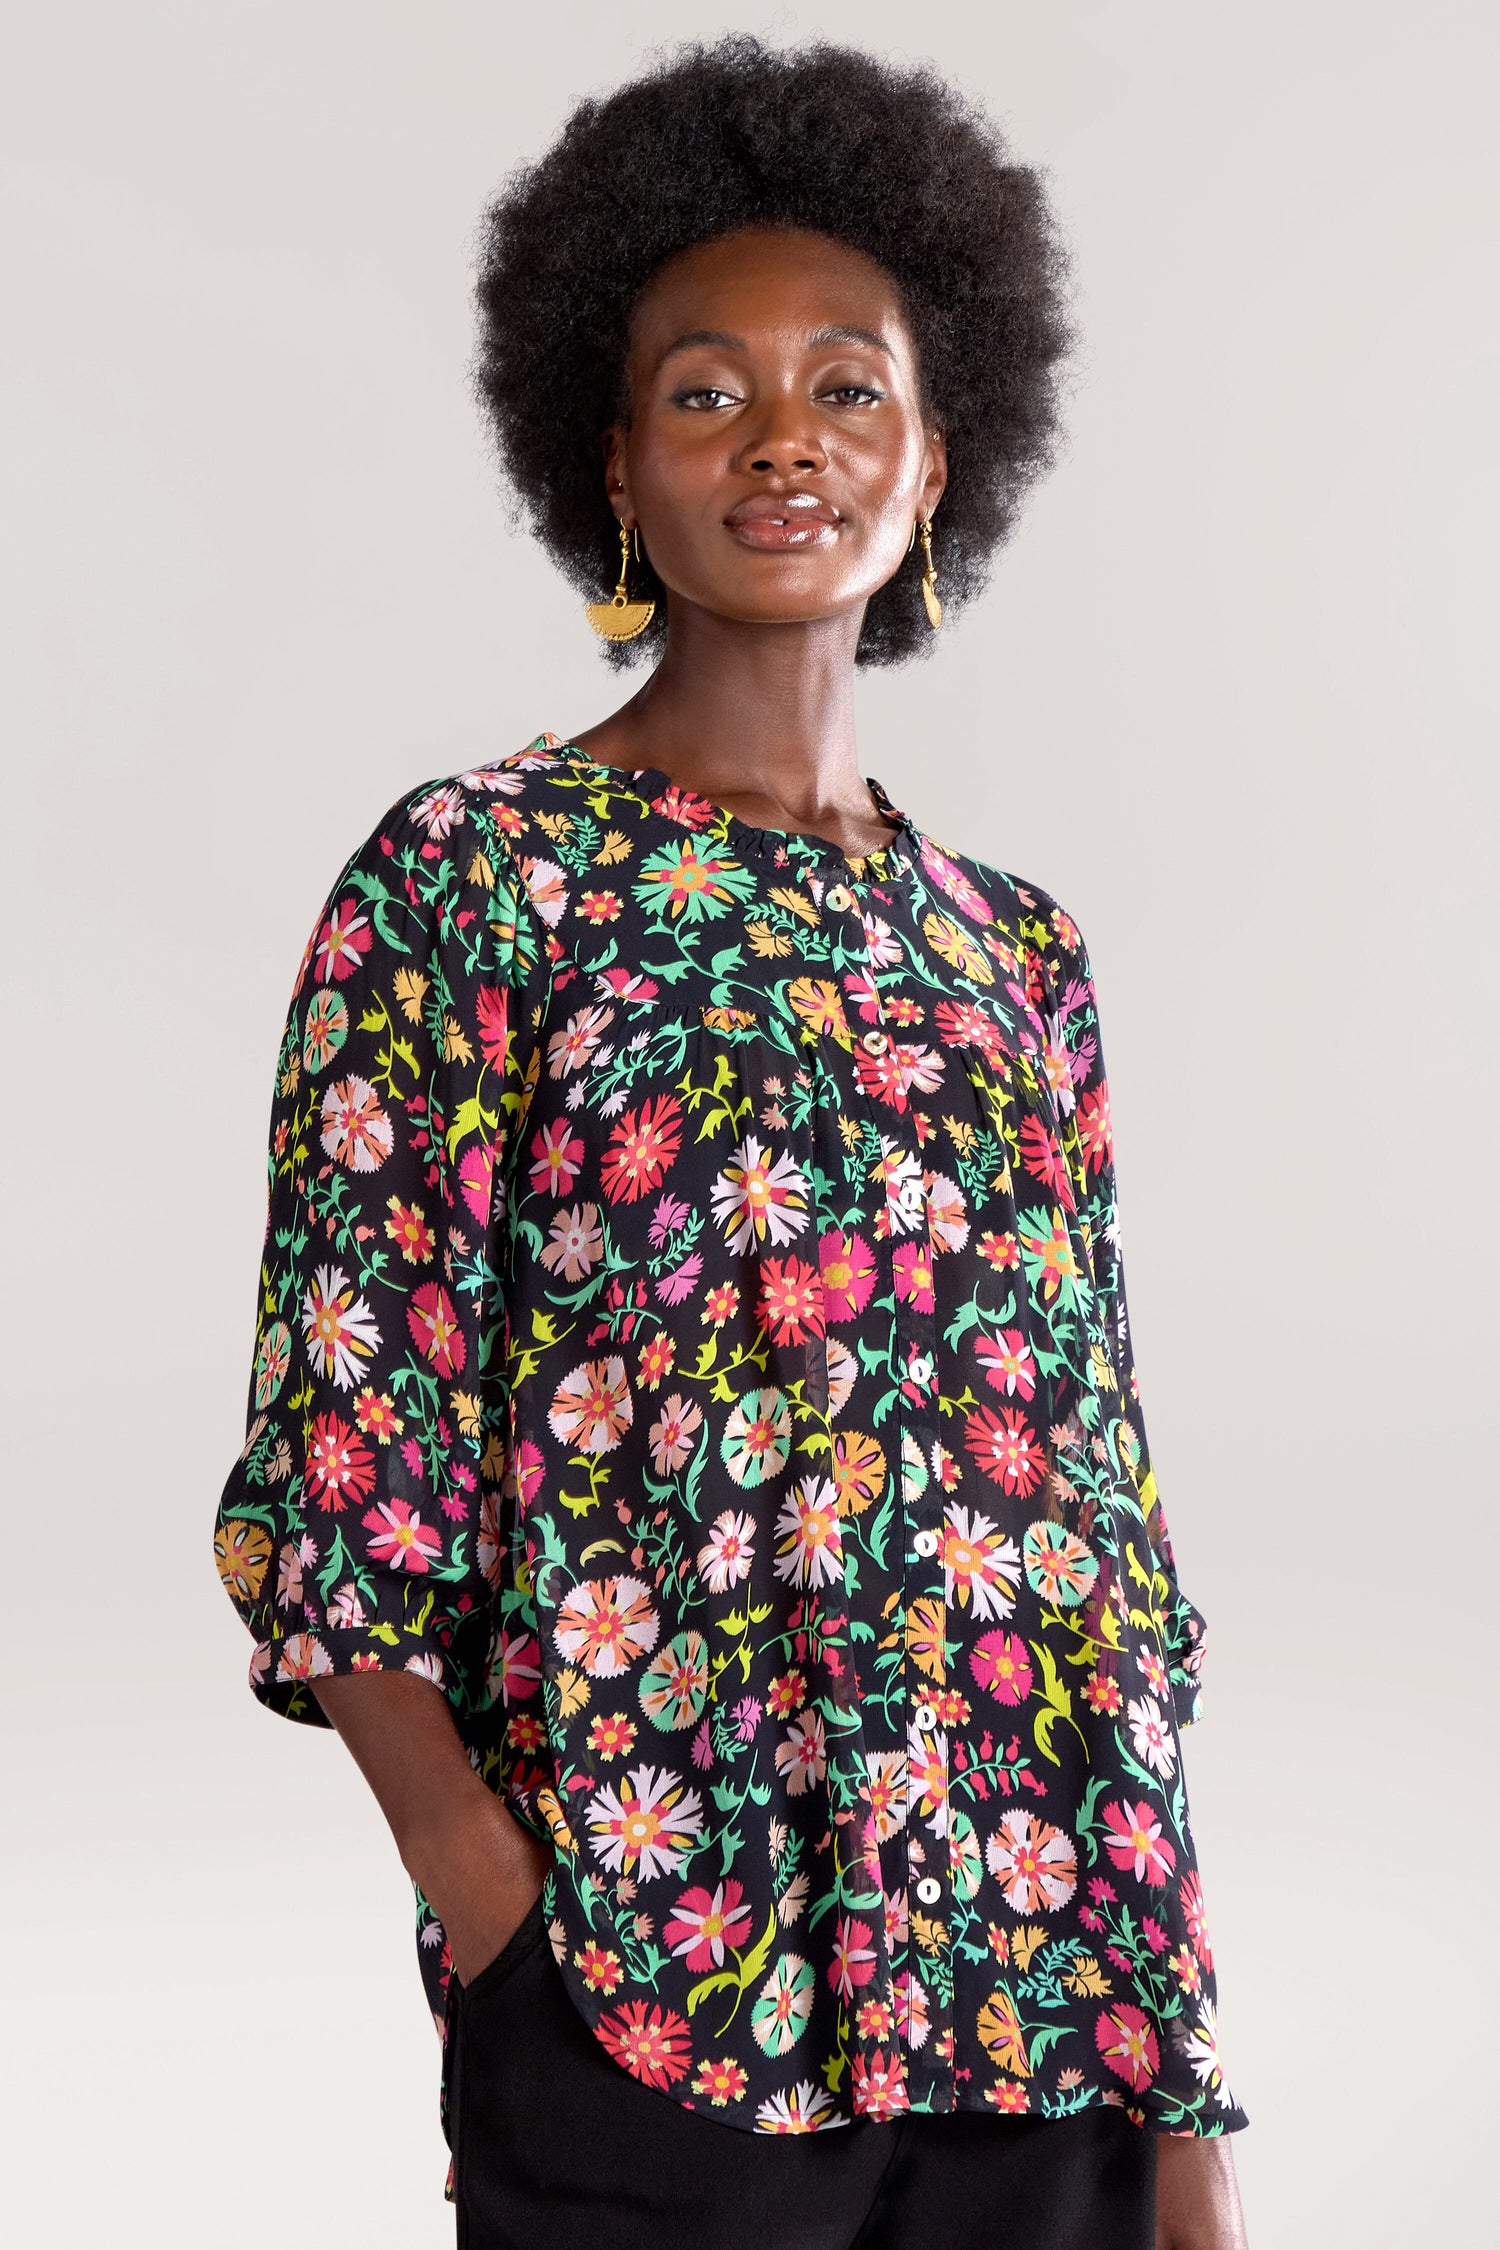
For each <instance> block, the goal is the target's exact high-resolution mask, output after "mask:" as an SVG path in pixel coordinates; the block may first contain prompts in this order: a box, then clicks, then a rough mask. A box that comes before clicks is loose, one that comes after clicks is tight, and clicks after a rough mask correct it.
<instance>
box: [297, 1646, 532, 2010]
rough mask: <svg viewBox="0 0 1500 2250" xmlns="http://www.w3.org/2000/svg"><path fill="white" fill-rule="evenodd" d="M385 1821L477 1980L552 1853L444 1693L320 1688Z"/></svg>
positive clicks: (398, 1677) (341, 1684) (354, 1676)
mask: <svg viewBox="0 0 1500 2250" xmlns="http://www.w3.org/2000/svg"><path fill="white" fill-rule="evenodd" d="M312 1685H313V1693H314V1694H315V1695H316V1696H317V1699H318V1702H319V1704H320V1705H321V1706H322V1709H323V1711H324V1712H325V1714H326V1716H327V1718H328V1720H329V1723H330V1725H332V1726H333V1727H335V1728H336V1729H337V1731H338V1733H339V1735H340V1736H341V1738H342V1739H343V1741H344V1743H345V1744H346V1745H347V1747H348V1750H349V1753H350V1755H351V1756H352V1757H353V1759H354V1761H355V1764H356V1765H357V1766H358V1767H359V1769H360V1771H361V1773H362V1774H363V1775H364V1777H365V1779H366V1781H367V1782H368V1783H369V1785H370V1788H371V1790H372V1792H373V1793H374V1796H375V1798H376V1801H377V1802H378V1804H379V1806H380V1809H381V1811H382V1812H383V1813H384V1815H385V1818H386V1822H387V1824H388V1826H389V1828H390V1831H391V1834H392V1836H393V1837H394V1839H395V1842H396V1848H397V1850H398V1851H399V1852H400V1854H401V1862H402V1865H403V1866H404V1867H405V1869H406V1871H407V1873H408V1874H409V1875H410V1877H411V1879H412V1881H413V1882H414V1883H416V1884H417V1886H418V1888H419V1889H420V1890H421V1892H422V1895H423V1897H424V1898H425V1899H426V1900H427V1901H428V1903H429V1904H430V1905H431V1907H432V1909H433V1912H434V1913H435V1914H436V1915H437V1917H438V1920H439V1921H440V1922H441V1923H442V1924H443V1926H444V1928H445V1930H446V1931H447V1933H448V1936H449V1939H450V1942H451V1944H452V1947H453V1952H454V1957H455V1960H456V1961H457V1962H458V1965H459V1973H460V1975H463V1976H468V1975H472V1974H473V1973H474V1972H475V1969H476V1968H477V1967H479V1966H482V1965H483V1959H484V1958H485V1957H486V1954H487V1949H488V1950H489V1951H493V1950H494V1947H495V1943H496V1942H497V1932H498V1933H501V1934H503V1933H504V1932H505V1931H506V1929H507V1928H508V1927H509V1926H510V1925H511V1924H512V1923H513V1922H514V1921H515V1920H516V1919H517V1918H518V1917H517V1916H516V1914H515V1911H514V1908H515V1902H516V1901H517V1900H518V1899H521V1898H524V1899H526V1900H527V1902H528V1903H529V1900H530V1899H531V1898H532V1897H534V1896H535V1893H536V1890H537V1888H538V1886H539V1884H540V1882H541V1878H542V1875H543V1874H544V1873H545V1872H546V1869H547V1867H548V1866H549V1865H550V1863H551V1859H552V1852H551V1849H550V1847H549V1846H546V1845H544V1844H542V1843H540V1842H539V1841H538V1839H537V1838H536V1837H534V1836H532V1835H531V1833H530V1832H529V1830H527V1829H525V1828H523V1827H522V1826H521V1824H520V1822H519V1821H517V1820H516V1819H514V1818H513V1817H512V1815H511V1814H510V1813H509V1812H508V1811H507V1810H506V1808H505V1806H504V1805H503V1804H501V1803H500V1801H499V1799H498V1798H497V1797H496V1796H495V1795H494V1794H493V1792H492V1791H491V1790H490V1789H489V1787H488V1786H487V1784H486V1783H485V1782H484V1781H482V1780H481V1779H480V1777H479V1775H478V1774H477V1773H476V1772H475V1771H474V1768H473V1767H472V1766H471V1765H470V1763H469V1755H468V1752H467V1750H466V1749H465V1748H464V1745H463V1741H462V1739H461V1737H460V1735H459V1732H458V1729H457V1727H456V1726H455V1725H454V1723H453V1716H452V1713H451V1712H450V1710H449V1708H448V1705H447V1702H446V1700H445V1699H444V1697H443V1695H442V1693H441V1691H440V1690H439V1689H438V1688H436V1687H434V1686H433V1684H432V1682H431V1681H430V1680H424V1679H422V1678H420V1677H419V1676H418V1675H417V1674H415V1673H411V1672H354V1673H345V1674H341V1675H340V1676H339V1677H337V1678H335V1679H327V1680H318V1681H314V1682H313V1683H312Z"/></svg>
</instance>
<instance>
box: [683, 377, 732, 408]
mask: <svg viewBox="0 0 1500 2250" xmlns="http://www.w3.org/2000/svg"><path fill="white" fill-rule="evenodd" d="M672 404H673V405H674V406H685V407H687V408H688V409H689V411H690V412H692V413H695V414H702V413H709V414H711V413H713V412H714V410H715V409H716V408H717V407H720V406H733V404H734V393H733V392H732V391H721V390H720V389H719V387H718V385H717V384H716V383H695V384H694V385H693V386H692V387H691V388H690V389H687V390H681V391H674V392H673V393H672Z"/></svg>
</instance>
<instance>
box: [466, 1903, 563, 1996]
mask: <svg viewBox="0 0 1500 2250" xmlns="http://www.w3.org/2000/svg"><path fill="white" fill-rule="evenodd" d="M542 1931H543V1915H542V1899H541V1893H540V1892H538V1893H537V1896H536V1898H535V1899H534V1900H533V1902H532V1904H531V1907H530V1908H529V1910H528V1912H527V1914H526V1916H525V1918H524V1920H522V1921H520V1922H518V1923H517V1925H516V1927H515V1928H514V1929H513V1930H512V1931H511V1933H510V1936H509V1937H508V1938H507V1939H506V1941H505V1943H504V1945H502V1946H501V1948H500V1950H499V1952H498V1953H497V1954H496V1955H495V1958H494V1959H493V1961H486V1963H485V1965H484V1967H483V1968H482V1969H481V1970H480V1972H479V1974H478V1976H477V1977H475V1979H474V1981H473V1983H472V1984H460V1985H459V1988H458V1998H459V2001H460V2004H461V2005H462V2006H463V2007H464V2008H470V2007H472V2006H474V2004H475V2003H476V2002H478V2001H480V2000H484V1999H486V1998H487V1997H488V1996H489V1994H490V1993H492V1992H493V1991H494V1990H495V1989H496V1987H497V1986H498V1985H502V1984H504V1982H505V1980H506V1978H507V1977H508V1976H509V1974H510V1972H511V1970H512V1969H514V1968H515V1967H516V1965H517V1963H518V1962H520V1961H522V1960H523V1959H524V1958H525V1956H526V1955H527V1954H528V1953H529V1952H530V1951H531V1949H532V1947H533V1946H534V1945H538V1944H540V1942H541V1938H542Z"/></svg>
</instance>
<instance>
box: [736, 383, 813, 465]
mask: <svg viewBox="0 0 1500 2250" xmlns="http://www.w3.org/2000/svg"><path fill="white" fill-rule="evenodd" d="M807 414H808V408H807V403H806V401H804V400H798V399H794V398H787V397H785V396H776V397H771V398H768V399H767V400H766V401H765V404H764V409H763V411H762V412H761V413H760V414H759V415H757V416H756V418H755V426H754V428H752V429H749V430H747V431H746V432H745V434H744V438H743V441H742V443H741V445H740V447H739V453H738V458H737V460H736V462H735V467H736V468H737V469H740V470H741V471H750V472H751V473H753V474H755V475H759V476H774V475H778V474H779V475H781V476H794V475H802V476H816V475H817V473H818V471H819V470H820V469H826V468H827V466H828V455H827V453H826V452H825V451H824V448H823V441H822V439H821V438H820V437H819V436H818V434H817V431H816V429H815V428H809V427H808V421H807Z"/></svg>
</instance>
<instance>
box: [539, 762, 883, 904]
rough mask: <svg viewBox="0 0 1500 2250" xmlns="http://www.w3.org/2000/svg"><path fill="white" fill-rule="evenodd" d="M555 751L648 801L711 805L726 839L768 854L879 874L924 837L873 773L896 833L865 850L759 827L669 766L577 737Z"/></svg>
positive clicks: (803, 832)
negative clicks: (591, 746) (612, 752)
mask: <svg viewBox="0 0 1500 2250" xmlns="http://www.w3.org/2000/svg"><path fill="white" fill-rule="evenodd" d="M555 755H556V756H558V757H560V758H563V759H566V760H567V762H568V763H569V764H571V765H578V766H586V767H587V768H588V770H589V771H590V773H595V774H599V775H601V776H602V777H603V778H604V779H606V780H612V781H613V782H614V784H615V786H616V787H617V788H623V789H629V790H631V791H632V792H633V793H634V794H635V795H636V796H638V797H642V798H644V799H645V800H646V801H647V802H648V803H650V802H651V801H652V800H654V799H656V798H660V797H666V796H669V795H671V794H673V793H674V792H675V793H676V795H677V796H678V797H680V798H682V799H684V800H686V801H687V802H689V803H691V804H697V805H706V806H707V807H708V809H709V811H710V812H711V813H712V815H713V825H714V826H715V827H716V828H717V829H718V830H719V832H720V833H721V834H722V835H723V836H724V837H725V838H726V839H727V840H729V841H732V842H733V843H735V844H740V845H744V846H745V847H746V848H747V849H749V850H751V851H755V852H759V853H760V854H762V855H763V856H767V857H769V856H771V855H772V854H774V853H777V852H787V853H790V852H791V851H794V850H795V851H800V852H802V853H803V854H804V855H805V856H807V857H808V858H811V859H818V860H824V861H828V862H830V863H835V864H838V865H840V866H843V867H846V868H849V869H851V870H853V871H854V872H855V874H856V875H857V874H858V871H859V870H860V869H862V868H866V867H868V868H871V869H873V871H874V873H875V875H876V876H877V877H879V876H880V875H883V874H886V873H888V872H889V871H890V870H891V869H892V868H893V867H895V866H897V865H900V864H902V861H901V852H900V847H901V845H902V844H903V842H904V843H905V844H906V845H907V846H908V848H909V849H910V851H911V852H913V853H915V851H916V849H917V845H918V842H919V840H920V839H919V831H918V829H917V825H916V823H915V821H913V820H912V819H911V817H910V815H909V814H907V813H905V812H903V811H902V810H901V807H900V806H899V805H897V804H895V803H893V801H892V799H891V795H890V792H889V791H888V790H887V789H886V788H885V787H884V785H883V784H882V783H881V782H879V781H878V780H877V779H876V778H875V776H874V774H870V773H867V774H865V775H864V776H863V779H864V783H865V787H866V788H867V789H868V790H869V792H870V795H871V796H872V797H873V798H874V800H875V804H876V807H877V809H878V810H879V811H880V812H882V813H884V814H885V815H886V816H887V817H888V818H889V820H890V821H891V823H892V827H891V839H890V842H889V843H888V844H876V845H874V846H872V848H871V849H870V850H869V851H866V852H846V851H845V849H844V847H843V845H842V844H836V843H835V842H834V841H833V839H832V837H831V836H818V835H815V834H813V833H812V831H811V830H809V829H806V828H759V827H757V826H756V825H755V823H754V822H753V821H749V820H742V819H741V818H740V816H739V814H738V813H737V812H732V811H731V810H730V808H729V806H728V805H720V804H717V803H715V801H714V799H713V798H712V797H705V796H704V794H703V792H702V791H701V790H698V789H689V788H688V787H687V786H686V785H685V784H684V783H682V782H680V781H677V780H675V779H674V778H673V776H672V775H671V774H669V773H666V772H664V771H663V770H662V768H661V767H660V766H624V765H616V764H614V763H613V761H612V760H610V759H608V758H591V757H590V756H589V754H588V752H587V751H586V750H580V749H579V748H578V745H577V744H576V743H573V742H564V743H563V744H562V745H561V746H560V748H559V749H558V750H557V751H556V753H555ZM683 825H684V826H687V827H689V828H691V823H688V822H685V823H684V824H683Z"/></svg>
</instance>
